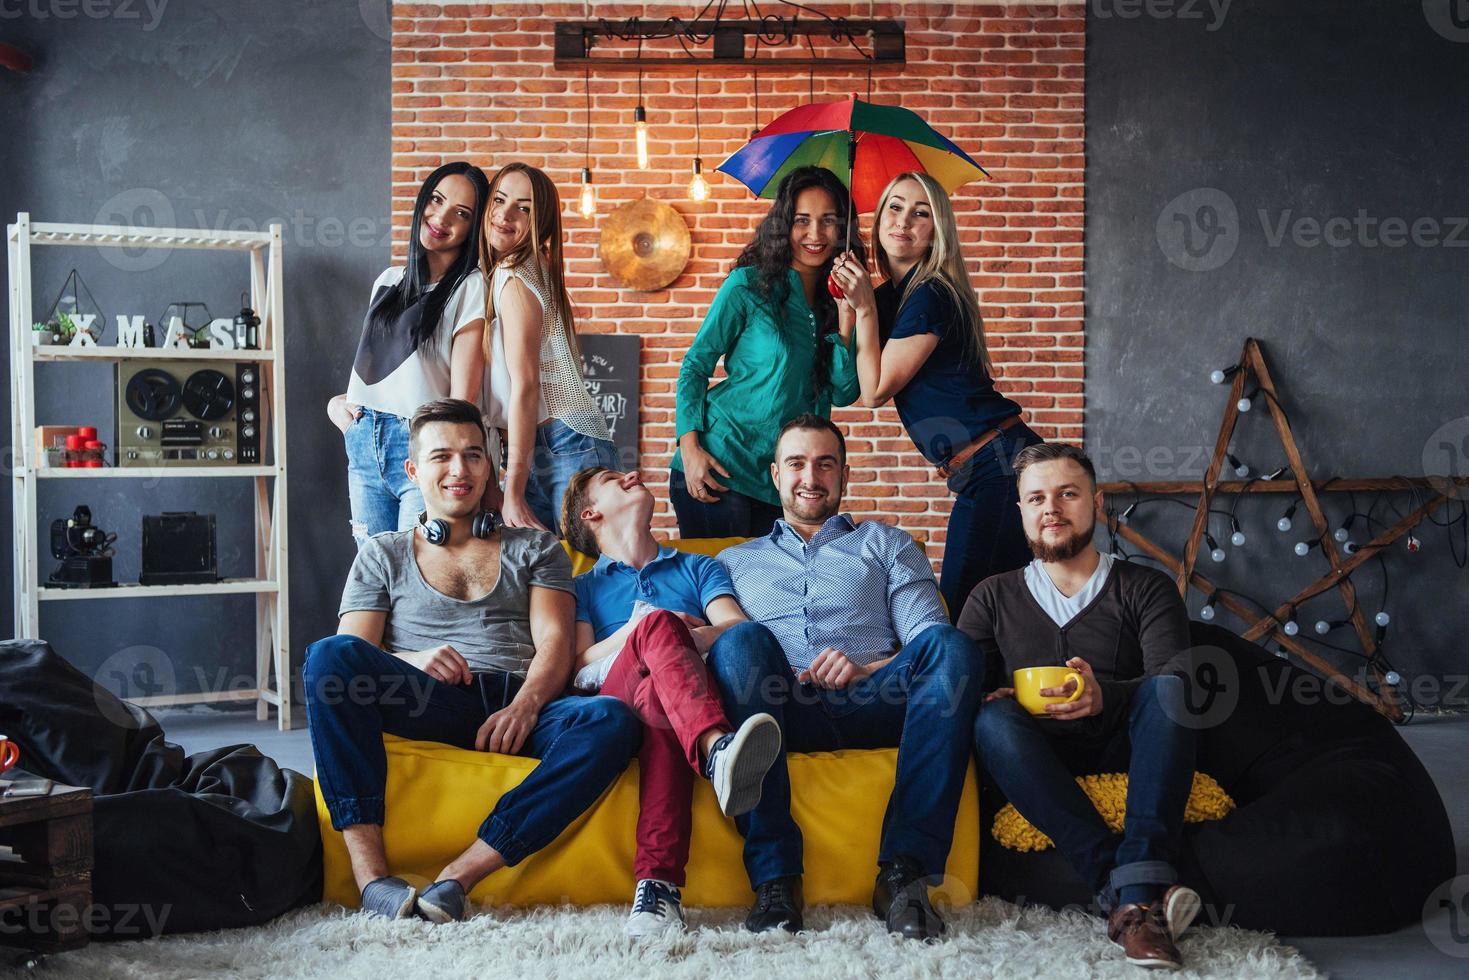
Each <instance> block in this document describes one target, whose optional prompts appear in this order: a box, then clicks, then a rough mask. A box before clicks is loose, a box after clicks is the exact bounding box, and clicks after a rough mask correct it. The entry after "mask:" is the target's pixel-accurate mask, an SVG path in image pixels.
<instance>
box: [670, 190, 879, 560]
mask: <svg viewBox="0 0 1469 980" xmlns="http://www.w3.org/2000/svg"><path fill="white" fill-rule="evenodd" d="M850 207H851V202H850V197H849V195H848V193H847V189H846V187H844V186H843V185H842V183H841V181H840V180H838V179H837V177H836V175H835V174H833V173H832V172H831V171H830V170H827V169H825V168H822V167H799V168H797V169H795V170H792V171H791V172H790V173H789V174H787V175H786V176H785V178H784V179H782V180H781V182H780V186H779V187H778V188H777V191H776V196H775V203H774V204H772V205H771V207H770V212H769V213H768V214H767V215H766V216H765V218H764V219H763V220H762V221H761V222H760V225H759V226H758V227H757V228H756V229H755V237H754V238H753V239H752V240H751V242H750V243H749V244H748V245H746V246H745V249H744V251H743V252H741V253H740V256H739V258H738V259H737V260H736V261H735V268H734V271H733V272H731V273H730V275H729V278H728V279H726V280H725V281H724V284H723V285H722V286H721V287H720V288H719V292H718V293H717V294H716V295H715V297H714V302H713V303H712V304H711V305H710V307H709V312H708V314H706V315H705V317H704V322H703V324H701V325H700V327H699V332H698V334H697V335H696V336H695V337H694V342H693V344H692V345H691V346H690V347H689V351H688V353H687V354H686V355H684V360H683V366H682V368H681V369H680V370H679V374H678V392H677V398H676V427H677V434H678V451H677V452H676V453H675V454H674V457H673V462H672V464H671V469H670V472H669V497H670V498H671V499H672V501H673V509H674V513H675V514H677V516H678V528H679V533H680V534H681V535H682V536H684V537H686V538H724V537H756V536H758V535H761V534H766V533H769V531H770V529H771V527H772V526H774V524H775V520H776V518H778V517H780V515H781V507H780V496H779V494H778V493H777V492H776V489H775V485H774V484H773V483H772V482H771V479H770V464H771V462H773V460H774V458H775V437H776V434H777V433H778V432H779V431H780V427H781V425H782V424H784V423H785V422H786V421H787V420H788V419H791V418H794V417H795V416H797V415H800V414H802V413H803V412H810V413H813V414H816V415H821V416H823V417H830V415H831V409H832V407H833V406H842V405H850V404H851V403H852V402H853V401H855V400H856V398H857V394H858V384H857V371H856V365H855V362H854V360H853V352H852V349H851V337H852V326H851V324H850V323H848V324H846V325H845V327H843V325H842V324H841V323H840V322H839V318H838V314H837V305H836V301H835V300H834V299H833V298H832V296H831V294H830V292H829V291H828V287H827V277H828V275H829V274H830V272H831V266H832V261H833V260H834V259H835V258H836V255H837V252H838V249H839V247H840V246H841V237H842V235H843V232H844V229H845V228H846V226H847V215H848V209H849V208H850ZM853 244H854V246H855V248H856V254H859V255H860V254H861V245H860V243H853ZM721 357H723V358H724V370H725V374H726V375H727V377H726V379H725V380H724V381H721V382H720V383H719V384H717V385H715V386H714V387H713V388H710V387H709V379H710V377H711V376H712V375H713V374H714V368H715V365H716V364H717V363H718V362H719V359H720V358H721Z"/></svg>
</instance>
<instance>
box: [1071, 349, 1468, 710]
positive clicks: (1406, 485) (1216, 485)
mask: <svg viewBox="0 0 1469 980" xmlns="http://www.w3.org/2000/svg"><path fill="white" fill-rule="evenodd" d="M1225 374H1226V376H1227V377H1229V378H1231V379H1232V381H1233V385H1232V387H1231V389H1230V398H1229V405H1228V407H1226V408H1225V410H1224V418H1223V420H1222V421H1221V422H1220V425H1219V439H1218V441H1217V442H1216V443H1215V445H1214V454H1213V455H1212V456H1211V457H1210V459H1209V467H1208V470H1207V471H1206V472H1205V474H1204V479H1203V480H1202V481H1198V480H1179V481H1155V482H1147V483H1135V482H1126V481H1123V482H1112V483H1104V484H1102V486H1101V488H1100V489H1101V490H1103V491H1104V492H1106V493H1121V494H1149V495H1157V496H1168V495H1173V494H1197V495H1198V506H1197V507H1196V509H1195V511H1194V521H1193V526H1192V528H1191V529H1190V531H1189V535H1188V538H1187V539H1186V541H1185V543H1184V549H1183V556H1182V557H1181V558H1180V557H1177V556H1175V555H1173V554H1172V553H1170V552H1169V551H1168V550H1167V549H1165V548H1163V547H1161V546H1160V545H1158V544H1156V543H1155V542H1153V541H1151V540H1149V539H1148V538H1147V537H1146V536H1145V535H1143V534H1142V533H1141V532H1140V531H1138V530H1137V529H1136V528H1133V527H1131V526H1129V525H1128V524H1125V523H1122V522H1120V521H1117V520H1115V519H1110V518H1108V517H1107V515H1103V518H1104V519H1107V521H1108V529H1109V530H1110V531H1111V533H1112V534H1113V536H1114V537H1121V538H1123V539H1124V540H1126V541H1128V542H1130V543H1131V544H1133V545H1135V546H1136V547H1137V548H1138V549H1139V550H1140V551H1141V552H1142V553H1143V554H1146V555H1147V556H1148V557H1150V558H1152V559H1154V560H1155V561H1157V562H1159V563H1160V564H1162V565H1163V566H1164V567H1165V568H1167V569H1168V570H1170V571H1171V572H1173V574H1174V577H1175V579H1176V581H1177V584H1178V591H1179V594H1180V595H1183V596H1185V597H1186V596H1187V595H1188V587H1189V586H1190V585H1192V586H1193V587H1194V588H1196V589H1198V590H1200V591H1201V592H1203V593H1204V595H1205V596H1207V597H1211V598H1212V599H1213V601H1215V602H1218V603H1219V604H1220V605H1221V606H1223V607H1224V608H1225V609H1228V610H1229V611H1230V612H1232V613H1234V614H1235V615H1236V616H1238V617H1239V618H1240V619H1241V620H1243V621H1244V622H1246V623H1248V624H1250V625H1249V627H1248V628H1247V629H1246V630H1245V631H1244V632H1243V634H1241V635H1243V636H1244V638H1245V639H1247V640H1257V639H1259V638H1260V637H1262V636H1267V635H1268V636H1270V637H1271V639H1272V640H1274V642H1275V643H1277V644H1278V645H1279V646H1281V647H1283V648H1284V649H1286V650H1289V651H1290V652H1291V653H1293V654H1295V655H1296V656H1297V657H1299V658H1300V659H1301V660H1302V661H1303V662H1305V663H1307V664H1309V665H1310V666H1312V667H1314V668H1315V669H1316V670H1317V671H1319V672H1320V673H1321V674H1322V675H1324V676H1325V677H1326V678H1327V680H1328V681H1330V682H1334V683H1336V684H1338V685H1340V686H1341V687H1342V688H1343V689H1344V690H1346V691H1349V692H1350V693H1351V694H1352V695H1353V696H1355V697H1356V698H1357V699H1358V700H1360V701H1363V702H1364V703H1366V704H1369V705H1371V706H1372V707H1373V708H1375V709H1377V710H1378V711H1379V712H1381V713H1382V714H1384V715H1386V716H1387V717H1389V718H1391V719H1392V720H1394V721H1401V720H1402V719H1403V709H1402V706H1401V704H1400V703H1399V699H1398V696H1397V692H1396V691H1395V690H1394V688H1393V685H1391V684H1389V683H1388V682H1387V678H1386V674H1385V672H1384V671H1383V669H1382V665H1381V663H1379V661H1378V659H1377V652H1378V645H1379V636H1380V633H1379V634H1377V635H1374V633H1373V631H1372V630H1370V629H1369V628H1368V626H1367V621H1366V619H1364V618H1363V616H1362V610H1361V608H1360V607H1359V606H1358V603H1357V593H1356V589H1355V588H1354V587H1353V585H1352V581H1351V575H1352V572H1354V571H1355V570H1356V569H1357V568H1358V567H1359V566H1361V565H1362V563H1363V562H1366V561H1367V560H1369V559H1370V558H1372V557H1373V556H1374V555H1376V554H1378V553H1379V552H1380V551H1381V549H1383V548H1386V547H1387V546H1388V545H1390V544H1392V543H1393V542H1394V541H1396V540H1398V538H1400V537H1402V536H1403V535H1404V534H1406V533H1407V532H1408V531H1410V530H1412V529H1413V528H1414V527H1416V526H1417V525H1418V523H1419V522H1420V521H1423V520H1425V519H1426V518H1428V517H1429V515H1431V514H1433V512H1434V511H1436V510H1438V509H1439V508H1440V507H1442V506H1443V505H1444V504H1445V503H1447V502H1448V501H1449V500H1450V499H1452V498H1453V497H1455V496H1457V494H1458V493H1459V492H1460V490H1462V489H1463V488H1465V487H1469V477H1452V476H1450V477H1438V476H1435V477H1428V478H1421V479H1414V478H1407V477H1397V476H1395V477H1384V478H1372V477H1368V478H1342V477H1335V478H1332V479H1329V480H1317V481H1313V480H1310V479H1308V478H1307V476H1306V465H1305V462H1304V461H1303V460H1302V458H1301V452H1300V449H1299V448H1298V447H1297V445H1296V440H1295V436H1294V435H1293V434H1292V432H1291V427H1290V420H1289V419H1288V418H1287V416H1286V414H1285V412H1284V411H1283V410H1282V409H1281V407H1280V399H1279V397H1278V395H1277V392H1276V388H1275V382H1274V380H1273V379H1272V378H1271V376H1270V368H1269V367H1268V365H1266V363H1265V355H1264V352H1263V351H1262V349H1261V346H1260V342H1259V341H1258V340H1256V339H1254V338H1253V337H1250V338H1247V339H1246V340H1245V345H1244V350H1243V351H1242V352H1241V354H1240V359H1239V362H1238V363H1237V364H1235V365H1234V366H1233V367H1232V368H1230V369H1229V370H1228V371H1227V372H1225ZM1251 378H1253V379H1254V383H1255V385H1256V390H1255V391H1252V392H1251V394H1252V395H1253V394H1255V393H1259V394H1262V395H1264V396H1265V405H1266V407H1267V408H1268V409H1269V411H1270V417H1271V419H1272V420H1273V421H1274V423H1275V429H1276V432H1277V433H1278V434H1279V436H1280V442H1281V445H1282V447H1283V448H1284V449H1285V454H1286V460H1287V462H1288V463H1289V469H1290V471H1291V474H1292V479H1256V480H1231V481H1222V482H1221V481H1220V479H1219V475H1220V472H1221V470H1222V469H1223V464H1224V459H1225V457H1226V455H1227V454H1228V447H1229V443H1230V439H1231V438H1232V437H1233V435H1234V427H1235V425H1236V423H1237V422H1238V421H1239V416H1240V408H1239V404H1240V401H1241V398H1242V397H1243V396H1244V395H1245V385H1246V383H1247V381H1248V380H1249V379H1251ZM1373 490H1414V491H1426V492H1428V493H1429V494H1431V495H1430V496H1429V497H1428V499H1427V500H1426V501H1425V502H1424V503H1422V504H1421V505H1420V506H1418V507H1416V508H1414V509H1413V510H1412V511H1411V512H1410V513H1409V514H1408V515H1407V516H1405V517H1404V518H1402V520H1400V521H1398V522H1397V523H1396V524H1394V525H1392V526H1391V527H1389V528H1387V529H1386V530H1385V531H1383V532H1382V533H1381V534H1379V535H1377V536H1376V537H1375V538H1373V539H1372V540H1371V541H1369V542H1368V543H1367V544H1365V545H1363V546H1362V547H1361V548H1360V549H1358V551H1357V552H1356V553H1355V554H1353V555H1349V556H1343V555H1342V554H1341V553H1340V552H1339V551H1338V550H1337V547H1336V542H1335V541H1334V540H1333V539H1332V536H1331V534H1330V526H1329V525H1328V523H1327V520H1326V516H1325V514H1324V513H1323V512H1322V510H1321V501H1320V497H1319V496H1318V494H1321V493H1324V492H1336V491H1343V492H1352V491H1373ZM1216 493H1226V494H1229V493H1233V494H1242V493H1296V494H1299V497H1300V500H1301V502H1302V503H1303V504H1304V505H1305V507H1306V512H1307V513H1308V514H1309V515H1310V517H1311V521H1312V523H1313V524H1315V526H1316V533H1317V540H1316V542H1315V545H1314V547H1319V549H1320V551H1321V554H1322V557H1324V558H1325V559H1326V562H1327V566H1328V567H1327V571H1326V572H1325V573H1324V574H1323V575H1322V576H1321V577H1320V578H1318V579H1316V581H1314V582H1312V583H1311V584H1310V585H1308V586H1306V587H1305V588H1303V589H1301V590H1300V591H1299V592H1297V593H1296V594H1295V595H1293V596H1291V597H1290V598H1289V599H1287V600H1285V601H1284V602H1282V603H1280V604H1279V605H1278V606H1277V607H1276V608H1275V609H1274V610H1273V611H1271V612H1267V613H1265V614H1264V615H1261V614H1260V613H1259V612H1258V611H1257V610H1254V609H1252V608H1250V607H1249V606H1248V605H1246V604H1244V603H1242V602H1240V601H1239V600H1238V599H1237V598H1236V597H1235V596H1234V595H1233V594H1231V593H1230V592H1229V591H1228V590H1226V589H1221V588H1218V587H1216V586H1215V585H1214V583H1213V582H1211V581H1210V580H1209V579H1208V578H1207V577H1205V576H1204V575H1203V574H1201V573H1200V572H1198V571H1197V570H1195V568H1194V564H1195V561H1196V560H1197V558H1198V553H1199V542H1200V540H1201V539H1202V538H1203V536H1204V534H1205V531H1206V529H1207V526H1208V519H1209V508H1210V504H1211V502H1212V501H1213V499H1214V495H1215V494H1216ZM1331 589H1335V590H1336V591H1337V592H1338V593H1339V594H1340V596H1341V599H1342V602H1343V603H1344V604H1345V608H1346V610H1347V618H1346V620H1345V622H1348V623H1350V624H1351V627H1352V631H1353V632H1354V633H1355V634H1356V637H1357V640H1358V642H1359V643H1360V644H1361V646H1362V656H1363V657H1364V658H1365V659H1366V662H1367V667H1368V669H1369V671H1370V672H1371V674H1372V676H1373V677H1374V678H1375V686H1376V690H1375V691H1374V690H1373V689H1372V688H1371V687H1369V686H1364V685H1362V684H1360V683H1358V682H1357V681H1355V680H1353V679H1352V678H1350V677H1348V676H1347V675H1346V674H1344V673H1343V672H1342V671H1341V670H1339V669H1338V668H1337V667H1336V666H1335V665H1334V664H1332V663H1330V662H1329V661H1327V660H1326V659H1325V658H1323V657H1322V656H1321V655H1320V654H1318V653H1316V651H1314V650H1312V649H1311V648H1310V647H1308V646H1306V645H1305V644H1303V643H1302V642H1301V641H1300V640H1298V639H1297V638H1296V637H1295V636H1293V635H1291V634H1288V633H1286V631H1285V623H1286V622H1287V621H1288V620H1289V619H1290V618H1291V615H1292V613H1293V612H1294V610H1295V609H1296V608H1298V607H1299V606H1300V605H1301V604H1302V603H1304V602H1306V601H1307V600H1309V599H1311V598H1313V597H1315V596H1318V595H1320V594H1322V593H1323V592H1327V591H1330V590H1331Z"/></svg>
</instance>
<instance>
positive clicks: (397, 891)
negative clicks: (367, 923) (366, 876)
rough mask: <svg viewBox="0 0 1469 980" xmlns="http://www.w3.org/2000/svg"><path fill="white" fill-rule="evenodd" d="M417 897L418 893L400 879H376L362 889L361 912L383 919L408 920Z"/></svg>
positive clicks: (411, 915)
mask: <svg viewBox="0 0 1469 980" xmlns="http://www.w3.org/2000/svg"><path fill="white" fill-rule="evenodd" d="M417 897H418V892H417V891H416V890H415V889H414V887H413V886H412V885H410V884H408V882H406V881H404V880H403V879H402V878H392V877H390V878H378V879H375V880H373V881H369V882H368V883H367V887H366V888H364V889H362V910H363V911H364V912H367V913H370V914H372V915H380V916H382V917H383V918H384V919H409V918H412V917H413V902H414V899H416V898H417Z"/></svg>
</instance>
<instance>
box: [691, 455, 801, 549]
mask: <svg viewBox="0 0 1469 980" xmlns="http://www.w3.org/2000/svg"><path fill="white" fill-rule="evenodd" d="M668 500H669V502H670V503H672V504H673V513H674V514H675V515H677V517H678V535H679V537H681V538H759V537H763V536H764V535H767V534H769V533H770V529H771V528H773V527H775V521H776V519H777V518H779V517H780V516H781V515H782V513H783V511H782V510H781V509H780V507H779V506H778V505H776V504H768V503H766V502H765V501H763V500H756V499H755V498H754V497H746V496H745V495H744V494H742V493H735V492H734V491H733V490H726V491H724V492H723V493H721V494H720V495H719V500H718V501H709V502H705V501H700V500H695V499H694V497H693V495H692V494H690V493H689V481H688V479H687V478H686V477H685V476H684V472H683V470H678V469H670V470H669V471H668Z"/></svg>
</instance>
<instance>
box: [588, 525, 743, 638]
mask: <svg viewBox="0 0 1469 980" xmlns="http://www.w3.org/2000/svg"><path fill="white" fill-rule="evenodd" d="M573 584H574V585H575V586H576V619H577V622H580V623H590V624H591V625H592V632H593V635H594V636H595V638H596V641H597V642H601V641H602V640H605V639H606V638H607V637H609V636H611V635H612V634H613V633H615V632H617V631H618V630H619V629H621V628H622V627H623V626H624V625H625V624H626V623H627V621H628V620H629V619H631V618H632V607H633V603H634V602H636V601H637V600H639V599H641V600H643V601H644V602H646V603H648V604H650V605H653V606H657V607H658V608H659V609H667V610H668V611H669V612H681V613H687V614H689V615H690V616H698V617H700V618H703V616H704V610H705V609H707V608H708V606H709V603H711V602H713V601H714V600H715V599H718V598H719V597H720V596H722V595H727V596H733V595H734V594H735V589H734V583H733V582H732V581H730V578H729V572H727V571H725V570H724V566H723V565H721V564H720V563H719V562H717V561H715V560H714V559H713V558H710V557H709V556H708V555H694V554H689V553H687V552H683V551H675V550H674V549H672V548H669V547H662V548H659V549H658V557H657V558H654V559H653V560H652V561H650V562H648V564H646V565H644V566H643V567H642V568H641V569H637V568H633V567H632V566H631V565H625V564H623V563H622V562H620V561H613V560H612V559H611V558H608V557H607V556H606V555H603V556H602V557H600V558H598V559H597V564H595V565H593V566H592V570H591V571H589V572H583V573H582V574H580V575H578V576H577V577H576V578H575V579H573Z"/></svg>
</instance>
